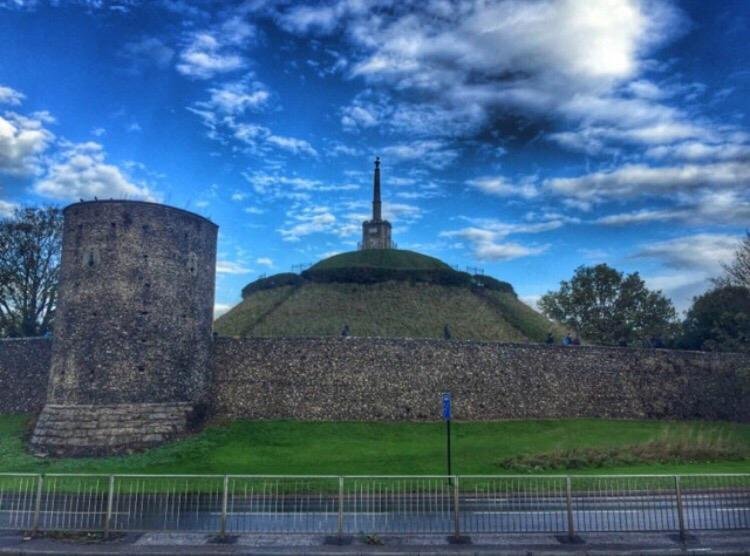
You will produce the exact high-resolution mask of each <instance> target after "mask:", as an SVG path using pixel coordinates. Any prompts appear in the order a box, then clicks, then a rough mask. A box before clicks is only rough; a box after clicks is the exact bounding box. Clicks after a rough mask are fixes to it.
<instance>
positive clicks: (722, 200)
mask: <svg viewBox="0 0 750 556" xmlns="http://www.w3.org/2000/svg"><path fill="white" fill-rule="evenodd" d="M669 221H679V222H683V223H687V224H693V225H701V224H713V225H740V226H741V225H744V224H746V223H747V222H750V199H748V197H747V195H746V194H745V196H744V197H743V194H742V193H739V192H735V191H722V190H716V191H712V190H710V189H708V190H704V191H700V192H699V193H697V194H692V195H691V194H688V195H678V196H677V198H676V206H674V207H672V208H665V209H640V210H636V211H632V212H624V213H619V214H611V215H607V216H603V217H600V218H598V219H597V220H596V221H595V223H597V224H603V225H606V226H626V225H632V224H646V223H650V222H669Z"/></svg>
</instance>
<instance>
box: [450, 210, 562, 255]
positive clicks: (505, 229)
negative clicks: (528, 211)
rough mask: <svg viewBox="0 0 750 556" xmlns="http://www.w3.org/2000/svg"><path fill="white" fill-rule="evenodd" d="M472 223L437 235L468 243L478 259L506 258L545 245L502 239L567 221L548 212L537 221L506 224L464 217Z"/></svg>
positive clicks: (541, 250) (538, 250) (535, 252)
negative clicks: (525, 243) (546, 216)
mask: <svg viewBox="0 0 750 556" xmlns="http://www.w3.org/2000/svg"><path fill="white" fill-rule="evenodd" d="M465 220H468V221H469V222H470V223H471V224H472V226H469V227H466V228H461V229H459V230H449V231H443V232H441V233H440V236H441V237H448V238H458V239H460V240H463V241H466V242H468V244H469V245H470V246H471V249H472V252H473V255H474V257H475V258H477V259H479V260H489V261H509V260H513V259H517V258H520V257H527V256H532V255H539V254H541V253H544V252H545V251H547V250H548V249H549V245H546V244H545V245H539V244H535V245H523V244H521V243H518V242H514V241H507V240H506V238H507V237H508V236H510V235H516V234H538V233H542V232H547V231H551V230H555V229H557V228H560V227H562V226H564V225H565V224H566V223H567V222H568V221H569V220H568V219H565V218H563V217H559V216H556V215H552V216H551V217H548V218H545V219H542V220H540V221H537V222H527V223H522V224H517V223H507V222H502V221H499V220H494V219H486V218H465Z"/></svg>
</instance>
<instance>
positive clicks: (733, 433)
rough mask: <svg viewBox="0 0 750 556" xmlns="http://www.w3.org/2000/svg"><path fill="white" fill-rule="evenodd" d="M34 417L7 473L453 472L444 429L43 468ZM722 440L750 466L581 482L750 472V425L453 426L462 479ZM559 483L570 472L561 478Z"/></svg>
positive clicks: (236, 443)
mask: <svg viewBox="0 0 750 556" xmlns="http://www.w3.org/2000/svg"><path fill="white" fill-rule="evenodd" d="M27 420H28V417H27V416H19V415H17V416H2V417H0V471H4V472H11V471H13V472H47V473H51V472H78V473H94V472H97V473H217V474H223V473H236V474H303V475H313V474H352V475H355V474H385V475H397V474H407V475H408V474H440V473H444V472H445V467H444V465H445V463H444V462H445V452H444V450H445V446H444V442H445V432H444V430H445V429H444V426H443V424H442V423H321V422H291V421H260V422H250V421H235V422H232V423H228V424H226V425H224V426H219V425H214V426H211V427H208V428H207V429H206V430H204V431H203V432H202V433H200V434H198V435H196V436H193V437H191V438H188V439H185V440H182V441H178V442H174V443H172V444H169V445H166V446H163V447H160V448H156V449H153V450H150V451H148V452H145V453H142V454H134V455H131V456H124V457H117V458H103V459H59V460H44V459H39V458H35V457H33V456H31V455H29V454H27V453H26V452H25V451H24V449H23V442H22V434H23V431H24V429H25V427H26V422H27ZM665 428H669V429H670V435H672V436H674V435H680V434H685V435H688V434H693V435H694V434H696V433H698V432H700V434H703V435H721V436H722V437H723V438H724V439H725V440H728V441H730V442H732V443H734V444H736V445H737V446H738V447H739V449H740V450H741V451H742V452H743V453H744V454H745V459H744V460H742V461H726V462H716V463H693V464H690V463H687V464H679V465H674V464H671V465H667V464H656V465H655V464H652V465H630V466H625V467H600V468H596V469H585V468H583V469H576V470H575V473H583V474H585V473H676V472H679V473H701V472H750V459H749V458H750V425H740V424H730V423H698V422H680V423H676V422H675V423H664V422H658V421H613V420H593V419H571V420H560V421H502V422H485V423H461V422H457V423H455V426H454V433H455V436H454V469H455V472H456V473H458V474H503V473H505V474H507V473H508V472H507V471H504V470H503V468H502V467H501V465H500V463H501V462H502V461H503V460H505V459H507V458H510V457H516V456H520V455H524V454H537V453H546V452H550V451H553V450H565V449H570V448H586V447H599V448H607V447H616V446H623V445H631V444H634V443H641V442H647V441H649V440H652V439H654V438H658V437H659V436H661V435H663V434H664V429H665ZM558 472H559V473H561V472H563V471H558Z"/></svg>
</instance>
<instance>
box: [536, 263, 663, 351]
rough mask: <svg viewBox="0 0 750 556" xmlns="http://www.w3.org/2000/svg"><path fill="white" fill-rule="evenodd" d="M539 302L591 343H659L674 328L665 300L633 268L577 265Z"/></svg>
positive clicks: (546, 310) (544, 311) (543, 308)
mask: <svg viewBox="0 0 750 556" xmlns="http://www.w3.org/2000/svg"><path fill="white" fill-rule="evenodd" d="M539 306H540V307H541V309H542V312H543V313H544V314H545V315H547V316H548V317H550V318H552V319H554V320H557V321H558V322H560V323H562V324H564V325H565V326H568V327H569V328H572V329H573V330H575V331H576V332H577V333H578V334H579V335H581V336H582V337H583V338H585V339H586V340H587V341H588V342H591V343H595V344H604V345H632V344H635V343H652V342H655V341H657V342H664V341H666V340H668V339H671V338H672V337H673V336H674V334H675V331H676V330H677V321H676V318H677V314H676V312H675V310H674V307H673V306H672V302H671V301H670V300H669V299H667V298H666V297H665V296H664V295H663V294H662V293H661V292H660V291H651V290H649V289H648V288H646V285H645V283H644V282H643V280H642V279H641V277H640V276H639V275H638V273H637V272H635V273H633V274H628V275H627V276H625V275H623V273H622V272H618V271H617V270H615V269H614V268H611V267H609V266H607V265H606V264H600V265H596V266H580V267H578V268H577V269H576V271H575V273H574V274H573V278H572V279H571V280H570V281H569V282H567V281H562V282H560V289H559V290H558V291H556V292H548V293H547V294H545V295H544V296H542V298H541V300H540V301H539Z"/></svg>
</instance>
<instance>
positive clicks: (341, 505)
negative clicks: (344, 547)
mask: <svg viewBox="0 0 750 556" xmlns="http://www.w3.org/2000/svg"><path fill="white" fill-rule="evenodd" d="M338 510H339V520H338V527H337V529H338V537H339V539H340V538H341V537H343V536H344V478H343V477H339V508H338Z"/></svg>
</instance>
